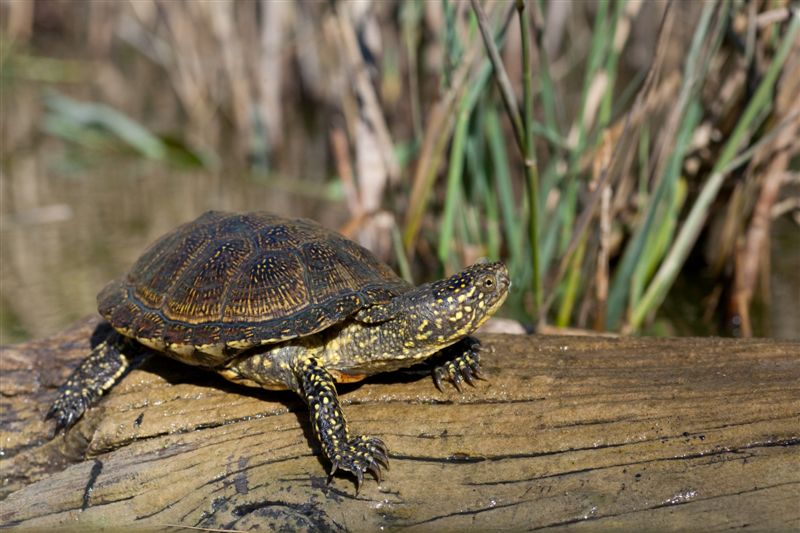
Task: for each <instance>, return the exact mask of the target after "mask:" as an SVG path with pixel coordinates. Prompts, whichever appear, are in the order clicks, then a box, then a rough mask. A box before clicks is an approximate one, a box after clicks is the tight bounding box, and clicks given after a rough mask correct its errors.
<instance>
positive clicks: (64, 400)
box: [45, 384, 92, 435]
mask: <svg viewBox="0 0 800 533" xmlns="http://www.w3.org/2000/svg"><path fill="white" fill-rule="evenodd" d="M91 403H92V398H91V397H88V396H87V395H86V394H84V393H82V391H81V390H80V389H76V388H73V387H71V386H69V384H68V386H66V387H62V389H61V390H59V392H58V398H56V400H55V401H54V402H53V405H51V406H50V410H48V411H47V415H46V416H45V420H48V419H51V418H52V419H54V420H55V421H56V430H55V432H54V435H57V434H58V433H59V432H60V431H61V430H62V429H63V430H67V429H69V428H70V427H72V425H73V424H74V423H75V422H77V421H78V419H79V418H80V417H81V416H83V413H84V412H86V409H87V408H88V407H89V405H90V404H91Z"/></svg>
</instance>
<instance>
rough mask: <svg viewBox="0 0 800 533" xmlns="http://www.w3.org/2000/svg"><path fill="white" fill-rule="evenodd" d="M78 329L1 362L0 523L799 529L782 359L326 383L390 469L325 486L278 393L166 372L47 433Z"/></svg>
mask: <svg viewBox="0 0 800 533" xmlns="http://www.w3.org/2000/svg"><path fill="white" fill-rule="evenodd" d="M96 325H97V322H96V321H94V320H89V321H84V322H82V323H81V324H78V325H77V326H75V327H74V328H72V329H70V330H69V331H66V332H64V333H63V334H61V335H58V336H55V337H53V338H50V339H46V340H43V341H38V342H30V343H27V344H24V345H19V346H12V347H6V348H4V349H3V351H2V358H1V359H0V361H1V362H0V371H2V384H1V386H0V392H1V393H2V395H1V396H0V402H2V413H0V424H1V426H0V427H1V428H2V435H0V436H1V437H2V450H1V453H2V455H0V457H1V458H2V459H1V462H0V472H2V479H3V482H2V487H1V488H2V494H0V497H2V498H3V499H2V501H0V524H2V525H5V526H19V527H27V528H32V529H38V528H45V527H72V528H80V529H83V528H85V527H90V528H99V527H113V528H118V527H121V526H134V527H146V528H148V529H165V530H167V529H169V530H172V529H173V527H172V526H176V525H179V526H192V527H199V528H218V529H236V530H249V529H253V528H257V527H259V528H261V529H278V528H283V527H285V528H290V529H292V530H295V529H297V530H312V529H313V530H317V529H331V530H341V529H359V530H360V529H370V530H376V529H378V528H380V527H385V528H389V529H399V528H407V527H410V528H412V529H435V530H440V529H446V530H455V529H481V530H482V529H490V528H491V529H495V528H513V529H544V528H551V529H559V528H567V527H569V528H572V529H581V528H587V527H588V528H593V529H600V528H602V529H623V528H624V529H637V530H641V529H697V528H702V529H718V528H730V527H745V526H750V527H755V528H757V529H774V530H787V529H792V528H794V529H797V528H798V527H800V505H799V504H798V502H800V343H797V342H787V341H771V340H724V339H646V338H620V339H609V338H591V337H542V336H502V335H491V336H486V337H485V338H484V340H485V342H488V343H491V344H492V345H494V347H495V348H496V352H495V353H494V354H486V355H485V356H484V368H485V370H486V374H487V375H488V376H489V381H486V382H480V383H479V384H478V386H477V387H475V388H471V387H467V388H466V390H465V391H464V393H463V394H459V393H458V392H457V391H455V389H452V390H448V391H446V392H445V393H440V392H439V391H437V390H436V389H435V388H434V386H433V384H432V380H431V379H430V377H429V376H428V375H426V373H425V372H423V371H421V370H419V371H417V370H412V371H406V372H399V373H394V374H389V375H385V376H381V377H380V378H379V379H373V380H370V381H368V382H366V383H362V384H360V385H354V386H346V387H342V389H341V391H340V392H341V395H342V401H343V404H344V405H345V412H346V414H347V415H348V417H349V420H350V424H351V427H352V428H353V429H354V430H355V431H358V432H364V433H368V434H372V435H375V436H378V437H380V438H381V439H383V440H384V441H385V442H386V444H387V445H388V447H389V449H390V462H391V470H389V471H387V472H386V473H385V476H384V480H383V481H382V482H381V483H380V484H378V483H376V482H375V481H373V480H371V479H367V480H366V481H365V483H364V486H363V487H362V488H361V491H360V492H359V493H358V494H356V490H355V484H354V481H353V478H352V477H346V476H343V477H339V476H338V475H337V476H336V477H334V479H333V480H332V481H331V482H330V484H328V483H327V475H326V471H327V468H328V465H327V464H325V463H324V461H323V460H322V459H321V456H320V453H319V449H318V447H317V445H316V444H315V443H314V442H313V439H312V438H311V436H310V435H311V432H310V427H309V424H308V421H307V414H306V412H305V409H304V407H303V406H302V404H301V402H300V401H299V399H296V398H295V397H294V396H293V395H292V394H290V393H281V392H269V391H261V390H258V389H248V388H243V387H239V386H236V385H233V384H230V383H228V382H226V381H225V380H223V379H222V378H220V377H218V376H215V375H214V374H210V373H206V372H200V371H196V370H194V369H192V368H189V367H186V366H183V365H180V364H178V363H176V362H173V361H170V360H168V359H166V358H155V359H152V360H150V361H149V362H147V363H145V365H143V366H142V367H141V368H139V369H137V370H135V371H133V372H131V373H130V374H129V375H128V376H127V377H125V379H124V380H123V381H122V382H121V383H120V384H119V385H118V386H117V387H116V388H115V389H114V390H113V391H112V392H111V393H110V394H109V395H108V397H106V398H104V399H103V401H102V402H101V403H100V404H99V405H98V406H97V407H95V408H93V409H91V410H90V411H89V412H88V413H87V415H86V416H85V417H84V418H83V419H82V420H81V421H80V422H79V423H78V424H77V425H76V426H75V427H73V428H72V429H71V430H70V431H69V432H67V433H66V434H65V435H58V436H56V437H55V438H52V432H53V422H52V421H48V422H46V421H44V420H43V416H44V413H45V412H46V410H47V408H48V406H49V404H50V402H51V401H52V399H53V397H54V395H55V388H56V387H57V386H58V385H59V384H60V383H61V381H62V380H63V379H64V378H65V377H66V376H67V374H68V373H69V371H70V369H71V368H73V367H74V366H75V365H76V364H77V362H78V360H79V359H80V358H82V357H83V356H84V355H85V354H86V353H87V351H88V348H89V339H90V337H91V335H92V331H93V329H94V328H95V326H96Z"/></svg>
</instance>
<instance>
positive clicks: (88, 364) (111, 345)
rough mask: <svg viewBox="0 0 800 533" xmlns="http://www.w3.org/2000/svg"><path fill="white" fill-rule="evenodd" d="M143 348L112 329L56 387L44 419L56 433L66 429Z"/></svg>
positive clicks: (118, 376) (137, 357)
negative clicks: (51, 425) (54, 423)
mask: <svg viewBox="0 0 800 533" xmlns="http://www.w3.org/2000/svg"><path fill="white" fill-rule="evenodd" d="M142 352H143V350H142V349H141V348H140V347H138V346H136V344H135V343H134V342H133V341H131V340H130V339H128V338H126V337H124V336H122V335H120V334H119V333H116V332H112V333H111V334H109V335H108V336H107V337H106V338H105V340H103V341H102V342H100V344H98V345H97V346H95V348H94V349H93V350H92V351H91V353H90V354H89V355H88V356H87V357H86V359H84V360H83V361H81V363H80V364H79V365H78V368H76V369H75V371H73V372H72V374H71V375H70V377H69V378H67V381H65V382H64V384H63V385H61V387H60V388H59V389H58V395H57V396H56V399H55V401H54V402H53V405H51V406H50V410H49V411H47V416H46V417H45V418H46V419H49V418H53V419H55V421H56V431H55V432H56V433H58V432H59V431H61V430H62V429H65V430H66V429H69V428H70V427H71V426H72V425H73V424H75V422H77V421H78V419H80V417H81V416H83V413H84V412H85V411H86V409H88V408H89V407H90V406H92V405H93V404H94V403H95V402H96V401H97V400H98V399H99V398H100V397H101V396H102V395H103V394H104V393H105V392H106V391H108V390H109V389H111V387H113V386H114V385H115V384H116V383H117V382H118V381H119V380H120V379H121V378H122V377H123V376H124V375H125V373H126V372H127V371H128V370H130V368H131V366H132V365H133V364H134V363H137V362H139V361H140V360H141V358H142V357H141V355H142Z"/></svg>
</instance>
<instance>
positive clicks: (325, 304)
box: [48, 212, 510, 486]
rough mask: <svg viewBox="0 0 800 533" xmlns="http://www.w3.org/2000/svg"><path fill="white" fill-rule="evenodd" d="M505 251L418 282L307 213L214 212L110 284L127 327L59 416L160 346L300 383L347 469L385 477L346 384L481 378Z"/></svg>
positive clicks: (504, 282) (57, 409)
mask: <svg viewBox="0 0 800 533" xmlns="http://www.w3.org/2000/svg"><path fill="white" fill-rule="evenodd" d="M509 285H510V281H509V278H508V271H507V270H506V267H505V266H504V265H503V264H502V263H478V264H475V265H472V266H470V267H468V268H466V269H465V270H463V271H461V272H459V273H458V274H456V275H454V276H451V277H449V278H446V279H443V280H440V281H437V282H434V283H429V284H425V285H421V286H419V287H416V288H414V287H411V286H410V285H408V284H407V283H405V282H404V281H403V280H402V279H400V278H399V277H398V276H397V275H396V274H394V272H392V270H391V269H390V268H389V267H388V266H386V265H385V264H383V263H381V262H380V261H378V260H377V259H376V258H375V257H374V256H372V254H370V253H369V251H367V250H366V249H364V248H362V247H360V246H358V245H357V244H355V243H353V242H351V241H349V240H347V239H345V238H344V237H342V236H341V235H339V234H337V233H335V232H332V231H330V230H327V229H325V228H323V227H321V226H319V225H317V224H316V223H314V222H312V221H308V220H287V219H283V218H279V217H276V216H273V215H268V214H265V213H247V214H242V215H239V214H228V213H220V212H209V213H206V214H204V215H203V216H201V217H200V218H198V219H197V220H195V221H193V222H190V223H188V224H186V225H184V226H181V227H180V228H178V229H176V230H175V231H173V232H171V233H169V234H167V235H165V236H164V237H162V238H161V239H160V240H159V241H157V242H156V243H155V244H153V245H152V246H151V247H150V248H149V249H148V250H147V251H146V252H145V253H144V254H143V255H142V257H141V258H140V259H139V260H138V261H137V262H136V264H135V265H134V266H133V267H132V268H131V270H130V272H129V273H128V274H127V275H126V276H124V277H123V278H121V279H119V280H115V281H113V282H111V283H109V285H108V286H107V287H106V288H105V289H103V291H101V293H100V294H99V295H98V308H99V311H100V314H102V315H103V316H104V317H105V318H106V319H107V320H108V322H109V323H110V324H111V326H112V327H113V328H114V329H115V330H116V332H114V333H112V334H110V335H109V336H108V338H107V339H106V340H105V342H103V343H101V344H100V345H98V347H97V348H95V350H93V352H92V353H91V354H90V355H89V356H88V357H87V358H86V359H85V360H84V361H83V362H82V363H81V365H80V366H79V367H78V369H76V371H75V372H74V373H73V375H72V376H71V377H70V378H69V379H68V380H67V382H66V383H65V384H64V385H63V386H62V387H61V389H60V391H59V395H58V397H57V398H56V400H55V402H54V403H53V407H52V408H51V410H50V412H49V414H48V416H52V417H55V418H56V421H57V425H58V427H69V426H70V425H72V424H73V423H74V422H75V421H76V420H77V419H78V418H80V416H81V415H82V414H83V412H84V411H85V409H86V408H87V407H88V406H89V405H91V403H92V402H93V401H95V400H96V399H97V398H98V397H99V396H101V395H102V394H103V393H104V392H105V391H107V390H109V389H110V388H111V387H112V386H113V385H114V383H116V382H117V381H118V380H119V379H121V378H122V376H123V375H124V373H125V371H126V370H127V369H128V368H130V366H131V362H132V360H133V358H135V357H136V356H137V354H139V353H141V352H146V351H150V352H153V351H155V352H160V353H163V354H164V355H167V356H169V357H172V358H174V359H178V360H180V361H182V362H185V363H188V364H191V365H194V366H199V367H204V368H208V369H211V370H214V371H217V372H219V373H220V374H221V375H223V376H224V377H226V378H227V379H230V380H231V381H234V382H237V383H242V384H244V385H248V386H255V387H263V388H267V389H290V390H293V391H295V392H297V393H298V394H299V395H300V397H301V398H302V399H303V400H304V401H305V403H306V404H307V405H308V406H309V411H310V416H311V423H312V427H313V429H314V434H315V435H316V437H317V438H318V439H319V441H320V443H321V445H322V450H323V453H324V454H325V456H326V457H327V458H328V459H329V460H330V461H331V464H332V473H333V471H336V470H337V469H341V470H344V471H348V472H351V473H353V474H354V475H355V476H356V478H357V480H358V484H359V486H360V484H361V481H362V479H363V475H364V473H365V472H368V471H369V472H372V473H373V474H374V475H375V476H376V477H377V478H380V466H381V465H385V464H386V462H387V456H386V453H387V452H386V447H385V445H384V444H383V442H381V441H380V440H379V439H377V438H374V437H368V436H364V435H358V436H352V435H350V432H349V429H348V427H347V423H346V421H345V417H344V414H343V412H342V410H341V407H340V405H339V402H338V398H337V395H336V387H335V382H337V381H338V382H349V381H357V380H360V379H363V378H364V377H366V376H369V375H372V374H376V373H379V372H387V371H391V370H395V369H398V368H403V367H407V366H410V365H413V364H414V363H416V362H419V361H421V360H424V359H426V358H428V357H430V356H431V355H433V354H436V353H442V354H444V356H445V357H446V359H447V361H446V362H445V364H444V365H442V366H441V367H439V368H437V369H436V370H435V373H434V377H435V381H436V385H437V386H439V387H440V388H441V381H442V379H444V380H449V381H452V382H453V383H454V384H455V385H456V387H458V388H459V389H460V388H461V382H462V379H463V380H466V381H467V382H468V383H470V384H471V383H472V378H473V377H480V365H479V355H478V351H479V350H480V343H479V342H478V341H477V339H474V338H472V337H469V334H470V333H471V332H473V331H474V330H475V329H476V328H478V327H479V326H480V325H481V324H482V323H483V322H485V321H486V320H487V319H488V318H489V317H490V316H491V315H492V314H493V313H494V312H495V311H496V310H497V309H498V308H499V307H500V306H501V305H502V304H503V302H504V301H505V298H506V296H507V294H508V288H509Z"/></svg>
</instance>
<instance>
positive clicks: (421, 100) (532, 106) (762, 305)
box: [0, 0, 800, 343]
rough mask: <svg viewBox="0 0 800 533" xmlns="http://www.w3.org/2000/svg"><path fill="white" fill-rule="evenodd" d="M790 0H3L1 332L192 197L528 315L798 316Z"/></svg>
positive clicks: (796, 126)
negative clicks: (311, 228) (462, 281)
mask: <svg viewBox="0 0 800 533" xmlns="http://www.w3.org/2000/svg"><path fill="white" fill-rule="evenodd" d="M791 9H792V7H791V3H790V2H789V1H788V0H758V1H751V2H745V1H724V0H719V1H707V2H679V1H674V2H642V1H636V0H628V1H601V0H598V1H596V2H595V1H593V2H585V1H576V2H569V1H566V0H563V1H562V0H558V1H546V0H527V1H525V2H508V1H503V2H491V1H490V2H484V1H476V2H468V1H455V0H430V1H424V0H407V1H393V0H380V1H377V0H376V1H366V0H365V1H357V2H356V1H352V2H351V1H342V0H340V1H326V2H288V1H287V2H280V1H271V0H261V1H257V0H249V1H240V2H229V1H223V0H219V1H216V0H207V1H202V0H196V1H173V0H128V1H125V0H120V1H101V0H96V1H78V0H35V1H34V0H0V15H2V28H1V31H2V35H0V47H1V50H0V59H1V60H2V67H1V71H2V78H1V80H0V83H2V85H0V89H2V92H1V93H0V112H2V147H1V153H0V157H1V158H2V168H1V169H0V172H2V187H1V189H0V190H1V191H2V198H0V224H1V226H2V228H1V229H0V231H1V233H0V237H1V239H2V240H1V241H0V243H1V244H2V246H1V250H0V268H1V270H2V271H1V272H0V284H1V288H2V301H1V302H0V312H1V313H2V315H1V316H0V341H1V342H3V343H7V342H15V341H19V340H22V339H26V338H30V337H39V336H42V335H45V334H48V333H52V332H54V331H57V330H58V329H59V328H62V327H64V326H65V325H67V324H69V323H70V322H71V321H74V320H75V319H77V318H79V317H82V316H85V315H87V314H90V313H92V312H94V308H95V302H94V298H95V294H96V293H97V291H98V290H99V289H100V288H101V287H102V286H103V285H104V283H105V282H106V281H108V280H109V279H111V278H113V277H115V276H118V275H120V274H121V273H122V272H124V271H125V269H126V268H127V267H128V266H129V265H130V264H131V262H132V261H133V260H135V258H136V257H137V256H138V255H139V254H140V253H141V252H142V250H143V249H144V247H145V246H146V245H147V244H148V243H149V242H151V241H152V240H153V239H155V238H156V237H157V236H159V235H160V234H162V233H164V232H166V231H168V230H169V229H171V228H173V227H174V226H176V225H177V224H179V223H182V222H185V221H187V220H190V219H192V218H194V217H196V216H198V215H199V214H200V213H202V212H203V211H205V210H207V209H225V210H238V211H243V210H266V211H271V212H275V213H279V214H283V215H287V216H304V217H311V218H314V219H317V220H319V221H321V222H322V223H324V224H326V225H329V226H331V227H335V228H338V229H339V230H340V231H342V232H343V233H345V234H346V235H348V236H350V237H352V238H353V239H356V240H358V241H359V242H361V243H362V244H364V245H366V246H368V247H369V248H371V249H372V250H373V251H375V252H376V254H377V255H379V256H380V257H381V258H383V259H385V260H387V261H388V262H389V263H391V264H392V265H394V266H395V267H396V268H397V270H398V271H399V272H401V273H402V275H403V276H405V277H407V278H409V279H412V280H413V281H415V282H423V281H427V280H430V279H433V278H438V277H441V276H442V275H444V274H448V273H451V272H453V271H455V270H458V269H459V268H460V267H462V266H464V265H466V264H468V263H471V262H473V261H475V260H476V259H478V258H480V257H489V258H491V259H497V258H499V259H503V260H504V261H506V262H507V264H508V265H509V268H510V270H511V273H512V279H513V282H514V285H513V287H512V295H511V297H510V298H509V302H508V304H507V305H506V306H505V308H504V310H503V313H504V314H505V316H506V317H508V318H513V319H516V320H518V321H519V322H520V323H521V324H523V325H524V326H525V327H526V328H527V329H528V330H533V329H538V330H539V331H545V332H546V331H568V329H567V328H569V330H570V331H576V332H579V331H582V330H595V331H611V332H623V333H643V334H671V335H676V334H677V335H707V334H722V335H745V336H747V335H771V336H778V337H790V338H791V337H795V338H796V337H798V336H800V314H799V313H798V305H797V302H798V301H799V300H800V228H798V226H799V225H800V174H799V173H798V167H799V166H800V165H799V163H800V155H798V154H800V141H798V139H800V98H798V94H800V37H799V35H800V34H799V33H798V29H799V28H800V16H798V14H797V12H796V11H795V12H793V11H792V10H791Z"/></svg>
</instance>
